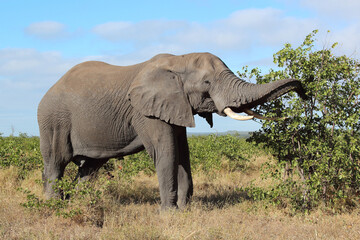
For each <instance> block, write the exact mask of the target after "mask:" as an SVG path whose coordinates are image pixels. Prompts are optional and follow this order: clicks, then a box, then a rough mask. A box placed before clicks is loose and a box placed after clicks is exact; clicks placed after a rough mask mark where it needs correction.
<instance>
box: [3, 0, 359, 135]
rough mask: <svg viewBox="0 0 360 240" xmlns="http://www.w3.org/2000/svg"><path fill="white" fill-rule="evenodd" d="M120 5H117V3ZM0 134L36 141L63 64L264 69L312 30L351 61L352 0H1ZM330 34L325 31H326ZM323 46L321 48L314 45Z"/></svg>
mask: <svg viewBox="0 0 360 240" xmlns="http://www.w3.org/2000/svg"><path fill="white" fill-rule="evenodd" d="M123 2H125V3H123ZM0 3H1V8H0V23H1V27H0V133H3V135H5V136H6V135H9V134H11V133H14V134H15V135H17V134H18V133H19V132H23V133H27V134H29V135H38V134H39V133H38V127H37V121H36V109H37V105H38V103H39V101H40V99H41V97H42V96H43V95H44V94H45V93H46V91H47V90H48V89H49V88H50V87H51V86H52V85H53V84H54V83H55V82H56V81H57V80H58V79H59V78H60V77H61V76H62V75H63V74H64V73H65V72H66V71H67V70H69V69H70V68H71V67H72V66H74V65H75V64H77V63H80V62H83V61H87V60H100V61H105V62H108V63H112V64H117V65H129V64H134V63H138V62H142V61H146V60H147V59H149V58H151V57H152V56H154V55H156V54H158V53H165V52H166V53H173V54H184V53H189V52H203V51H206V52H211V53H213V54H215V55H217V56H219V57H220V58H221V59H222V60H223V61H224V62H225V63H226V64H227V65H228V66H229V67H230V68H231V70H233V71H234V72H236V71H238V70H240V69H241V67H242V66H244V65H249V66H251V67H260V68H261V69H262V70H263V73H266V70H267V69H269V68H270V67H274V65H273V64H272V55H273V54H274V53H275V52H277V51H278V50H280V49H281V48H282V46H283V45H284V44H285V43H291V44H293V45H295V46H296V45H297V44H299V43H300V42H301V41H302V40H303V39H304V38H305V36H306V35H307V34H308V33H310V32H311V31H312V30H314V29H319V30H320V33H319V34H318V35H317V39H318V40H319V41H318V44H319V45H320V47H322V46H324V45H326V44H329V42H330V43H331V42H336V41H337V42H339V46H338V48H337V53H338V54H346V55H349V56H352V57H354V58H359V55H358V51H359V43H360V22H359V20H360V14H358V10H359V9H360V1H358V0H343V1H341V2H339V1H338V0H294V1H285V0H269V1H260V0H256V1H254V0H252V1H247V0H246V1H235V0H222V1H218V0H217V1H216V0H182V1H156V0H152V1H145V0H144V1H115V0H113V1H107V0H102V1H98V0H97V1H93V0H86V1H83V0H78V1H74V0H72V1H67V0H63V1H35V0H32V1H27V0H26V1H25V0H23V1H20V0H19V1H17V0H14V1H5V0H0ZM327 30H330V31H331V32H330V33H327ZM321 45H322V46H321ZM196 125H197V126H196V128H192V129H189V131H191V132H224V131H229V130H238V131H254V130H257V129H259V128H260V127H261V125H260V124H259V123H256V122H254V121H248V122H237V121H234V120H231V119H227V118H224V117H219V116H217V117H215V118H214V127H213V129H210V128H209V127H208V125H207V123H206V121H205V120H204V119H201V118H198V117H197V118H196Z"/></svg>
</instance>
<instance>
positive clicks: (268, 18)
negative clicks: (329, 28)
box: [93, 8, 318, 52]
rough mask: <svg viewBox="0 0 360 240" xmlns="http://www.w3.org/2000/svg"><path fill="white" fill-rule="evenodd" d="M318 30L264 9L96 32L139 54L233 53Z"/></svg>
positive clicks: (304, 21)
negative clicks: (149, 51) (151, 50)
mask: <svg viewBox="0 0 360 240" xmlns="http://www.w3.org/2000/svg"><path fill="white" fill-rule="evenodd" d="M317 27H318V23H317V21H314V20H313V19H302V18H295V17H287V16H285V14H284V12H282V11H280V10H277V9H272V8H265V9H246V10H240V11H236V12H234V13H233V14H231V15H230V16H229V17H228V18H225V19H220V20H217V21H213V22H208V23H199V22H185V21H168V20H156V21H142V22H108V23H104V24H100V25H97V26H95V27H94V28H93V32H94V33H95V34H96V35H98V36H100V37H102V38H104V39H107V40H109V41H113V42H129V43H133V44H134V45H135V47H136V48H137V49H136V50H139V49H141V48H145V49H146V48H152V47H154V46H155V45H156V47H157V48H158V46H159V45H160V46H163V49H170V50H172V49H173V48H175V49H178V50H180V51H181V50H182V51H183V52H188V51H199V50H200V51H201V50H202V49H210V50H211V49H221V50H231V51H234V50H247V49H249V48H250V47H253V46H257V47H267V46H276V45H280V44H283V43H284V42H288V41H298V40H301V39H302V38H303V37H304V36H305V35H306V34H307V33H309V32H311V31H312V30H313V29H315V28H317ZM172 52H173V51H172Z"/></svg>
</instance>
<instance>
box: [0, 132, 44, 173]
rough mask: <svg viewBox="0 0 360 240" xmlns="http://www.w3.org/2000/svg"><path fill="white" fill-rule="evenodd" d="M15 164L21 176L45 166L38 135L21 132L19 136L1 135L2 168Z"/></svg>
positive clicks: (0, 159) (0, 158)
mask: <svg viewBox="0 0 360 240" xmlns="http://www.w3.org/2000/svg"><path fill="white" fill-rule="evenodd" d="M9 166H15V167H18V168H19V169H20V174H19V177H20V178H24V177H25V176H26V174H27V173H28V172H29V171H32V170H34V169H38V168H41V167H42V166H43V162H42V157H41V153H40V143H39V138H38V137H29V136H27V135H26V134H20V135H19V137H14V136H10V137H2V136H1V135H0V168H6V167H9Z"/></svg>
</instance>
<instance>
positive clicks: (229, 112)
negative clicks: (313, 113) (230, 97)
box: [223, 107, 288, 121]
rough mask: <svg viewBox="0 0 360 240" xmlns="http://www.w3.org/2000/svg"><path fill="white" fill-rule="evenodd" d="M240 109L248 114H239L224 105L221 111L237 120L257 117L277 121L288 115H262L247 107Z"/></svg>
mask: <svg viewBox="0 0 360 240" xmlns="http://www.w3.org/2000/svg"><path fill="white" fill-rule="evenodd" d="M242 111H243V112H244V113H246V114H248V116H243V115H239V114H237V113H235V112H234V111H233V110H232V109H231V108H230V107H226V108H225V109H224V111H223V112H224V114H226V116H228V117H230V118H232V119H235V120H238V121H247V120H251V119H254V118H258V119H261V120H272V121H279V120H285V119H287V118H288V117H281V118H273V117H271V118H269V117H264V116H263V115H261V114H259V113H257V112H254V111H252V110H250V109H248V108H244V109H242Z"/></svg>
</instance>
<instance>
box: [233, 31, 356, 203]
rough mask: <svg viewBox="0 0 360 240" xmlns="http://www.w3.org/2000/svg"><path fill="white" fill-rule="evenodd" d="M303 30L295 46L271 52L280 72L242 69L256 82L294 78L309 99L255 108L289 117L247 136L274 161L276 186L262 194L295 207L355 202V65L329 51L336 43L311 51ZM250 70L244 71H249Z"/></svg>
mask: <svg viewBox="0 0 360 240" xmlns="http://www.w3.org/2000/svg"><path fill="white" fill-rule="evenodd" d="M316 33H317V31H314V32H313V33H311V34H309V35H308V36H307V37H306V39H305V41H304V42H303V43H302V44H301V45H300V46H299V47H297V48H293V47H292V46H291V45H290V44H285V47H284V49H282V50H280V51H279V52H277V53H276V54H275V55H274V62H275V63H277V65H278V67H279V69H280V70H270V72H269V73H268V74H265V75H263V76H262V75H261V74H260V72H259V71H258V70H257V69H253V70H251V71H248V70H247V69H246V68H245V71H244V73H242V74H240V75H241V76H242V77H250V75H252V76H255V77H256V79H257V82H258V83H267V82H271V81H274V80H277V79H283V78H289V77H291V78H296V79H299V80H300V81H301V82H302V84H303V86H304V87H305V89H306V92H307V95H308V96H309V97H310V99H309V100H308V101H303V100H301V99H300V98H299V97H297V96H296V94H295V93H289V94H287V95H285V96H283V97H281V98H279V99H277V100H274V101H272V102H270V103H266V104H264V105H263V106H260V107H258V109H257V111H258V112H260V113H262V114H264V115H267V116H269V117H274V116H277V117H279V116H281V115H283V116H284V115H285V116H289V117H290V118H288V119H286V120H283V121H262V129H261V130H260V131H258V132H256V133H254V134H253V136H252V137H251V139H250V140H252V141H255V142H257V143H262V144H264V145H265V146H266V147H267V148H269V149H271V152H272V154H273V155H274V156H275V157H276V159H277V160H278V164H277V165H276V166H270V167H269V168H268V171H269V170H270V171H271V172H272V173H271V174H270V176H271V177H272V178H274V179H276V180H278V181H277V182H278V184H277V185H275V186H273V187H272V188H271V189H270V190H268V191H267V192H268V193H269V194H268V195H267V196H273V195H274V193H275V192H276V194H275V195H277V196H278V197H276V198H273V199H279V198H286V199H288V201H289V202H291V203H292V205H293V207H295V208H298V209H306V210H308V209H311V208H313V207H315V206H318V205H319V204H320V203H321V202H323V203H325V204H327V205H330V206H336V205H339V204H340V205H341V204H344V205H341V206H342V207H352V206H355V205H356V203H357V202H358V201H359V189H360V165H359V163H360V148H359V145H360V132H359V130H360V121H359V119H360V104H359V95H360V81H359V80H360V79H359V72H360V65H359V62H357V61H356V60H355V59H351V58H349V57H346V56H336V55H334V54H333V53H332V51H333V50H334V49H335V47H336V45H337V44H333V45H332V46H331V47H329V48H326V47H325V48H323V49H321V50H315V40H314V36H315V35H316ZM249 73H250V74H249Z"/></svg>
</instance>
